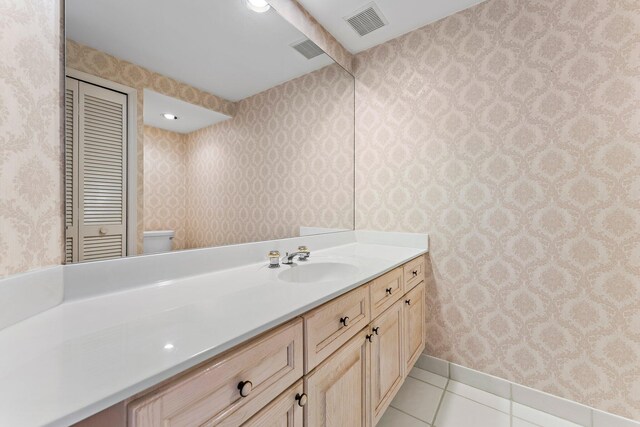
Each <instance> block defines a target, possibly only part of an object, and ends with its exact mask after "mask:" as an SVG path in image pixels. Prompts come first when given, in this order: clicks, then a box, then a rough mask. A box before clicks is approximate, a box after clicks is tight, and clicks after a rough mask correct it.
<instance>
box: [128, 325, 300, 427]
mask: <svg viewBox="0 0 640 427" xmlns="http://www.w3.org/2000/svg"><path fill="white" fill-rule="evenodd" d="M302 335H303V330H302V320H301V319H297V320H295V321H293V322H291V323H288V324H287V325H284V326H282V327H280V328H278V329H276V330H275V331H272V332H269V333H267V334H265V335H263V336H262V337H258V338H256V339H254V340H253V341H252V342H251V343H250V344H248V345H246V346H244V347H241V348H239V349H237V350H232V351H231V352H229V353H227V354H226V355H223V356H221V357H220V358H218V359H216V360H214V361H213V362H211V363H209V364H207V365H205V366H203V367H202V368H199V369H197V370H195V371H194V372H191V373H189V374H187V375H186V376H184V377H182V378H179V379H177V380H175V381H173V382H171V383H169V384H168V385H166V386H165V387H163V388H161V389H160V390H158V391H154V392H151V393H150V395H149V396H143V397H141V398H140V399H138V400H136V401H134V402H132V403H131V404H130V405H129V408H128V416H129V425H130V426H136V427H142V426H144V427H146V426H149V427H151V426H159V425H162V426H166V427H168V426H194V425H198V426H199V425H207V426H209V425H229V426H238V425H240V424H242V423H243V422H245V421H246V420H248V419H249V418H250V417H251V416H252V415H253V414H255V413H256V412H258V410H260V409H261V408H262V407H264V406H265V405H267V404H268V403H269V402H270V401H271V400H273V399H275V398H276V397H277V396H278V395H279V394H281V393H282V392H283V391H285V390H286V389H287V388H288V387H289V386H291V385H292V384H293V383H294V382H295V381H296V380H298V379H300V378H301V377H302V374H303V369H302V363H303V360H302V359H303V356H302V350H303V340H302ZM247 382H250V383H247ZM242 385H244V387H241V386H242ZM243 395H244V396H243Z"/></svg>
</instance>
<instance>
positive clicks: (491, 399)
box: [447, 381, 511, 414]
mask: <svg viewBox="0 0 640 427" xmlns="http://www.w3.org/2000/svg"><path fill="white" fill-rule="evenodd" d="M447 391H450V392H451V393H455V394H457V395H460V396H462V397H466V398H467V399H471V400H473V401H476V402H478V403H482V404H483V405H487V406H490V407H492V408H493V409H497V410H498V411H502V412H505V413H507V414H509V413H511V401H509V400H508V399H505V398H503V397H500V396H496V395H495V394H491V393H487V392H486V391H483V390H480V389H477V388H474V387H471V386H468V385H466V384H462V383H459V382H457V381H449V384H448V385H447Z"/></svg>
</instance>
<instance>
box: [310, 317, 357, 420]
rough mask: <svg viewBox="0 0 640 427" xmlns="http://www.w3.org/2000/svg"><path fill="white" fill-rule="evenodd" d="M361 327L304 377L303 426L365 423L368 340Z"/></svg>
mask: <svg viewBox="0 0 640 427" xmlns="http://www.w3.org/2000/svg"><path fill="white" fill-rule="evenodd" d="M368 335H369V331H368V329H366V328H365V329H362V330H361V331H360V332H359V333H358V334H357V335H356V336H354V337H353V338H352V339H351V340H350V341H349V342H348V343H347V344H345V345H344V346H343V347H342V348H340V349H339V350H338V351H337V352H336V353H335V354H333V355H332V356H331V357H329V358H328V359H327V360H325V361H324V362H323V363H322V364H321V365H320V366H319V367H318V368H316V370H315V371H313V373H311V374H310V375H309V376H308V377H307V378H306V379H305V389H306V391H307V394H308V395H309V401H308V404H307V406H306V407H305V419H306V424H305V425H306V427H325V426H335V427H340V426H349V427H367V426H369V357H370V351H369V345H368V344H369V342H368V340H367V336H368Z"/></svg>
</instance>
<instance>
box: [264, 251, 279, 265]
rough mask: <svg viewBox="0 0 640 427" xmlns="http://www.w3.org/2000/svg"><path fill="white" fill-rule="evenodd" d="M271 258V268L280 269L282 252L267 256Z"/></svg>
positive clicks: (271, 252)
mask: <svg viewBox="0 0 640 427" xmlns="http://www.w3.org/2000/svg"><path fill="white" fill-rule="evenodd" d="M267 257H268V258H269V268H278V267H280V252H278V251H275V250H274V251H269V253H268V254H267Z"/></svg>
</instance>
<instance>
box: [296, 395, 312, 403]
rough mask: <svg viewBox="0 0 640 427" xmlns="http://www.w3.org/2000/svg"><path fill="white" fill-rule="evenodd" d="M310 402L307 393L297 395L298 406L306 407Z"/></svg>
mask: <svg viewBox="0 0 640 427" xmlns="http://www.w3.org/2000/svg"><path fill="white" fill-rule="evenodd" d="M308 400H309V398H308V397H307V395H306V394H305V393H302V394H300V393H298V394H296V402H298V406H305V405H306V404H307V401H308Z"/></svg>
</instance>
